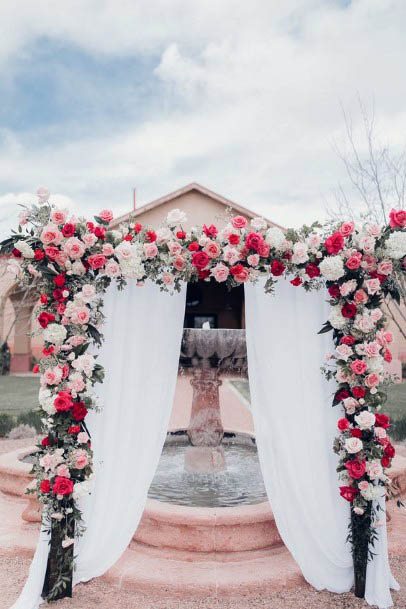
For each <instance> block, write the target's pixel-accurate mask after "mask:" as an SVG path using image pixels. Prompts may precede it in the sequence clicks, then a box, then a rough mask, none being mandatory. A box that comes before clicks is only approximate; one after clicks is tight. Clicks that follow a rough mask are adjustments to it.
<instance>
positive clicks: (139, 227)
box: [134, 222, 142, 235]
mask: <svg viewBox="0 0 406 609" xmlns="http://www.w3.org/2000/svg"><path fill="white" fill-rule="evenodd" d="M141 231H142V224H140V223H139V222H136V223H135V224H134V232H135V233H136V234H137V235H138V233H140V232H141Z"/></svg>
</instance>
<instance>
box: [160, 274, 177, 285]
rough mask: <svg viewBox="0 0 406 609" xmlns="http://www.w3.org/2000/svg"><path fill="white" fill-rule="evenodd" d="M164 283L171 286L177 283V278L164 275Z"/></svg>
mask: <svg viewBox="0 0 406 609" xmlns="http://www.w3.org/2000/svg"><path fill="white" fill-rule="evenodd" d="M162 281H163V282H164V284H165V285H167V286H171V285H173V284H174V282H175V277H174V276H173V275H172V274H171V273H163V275H162Z"/></svg>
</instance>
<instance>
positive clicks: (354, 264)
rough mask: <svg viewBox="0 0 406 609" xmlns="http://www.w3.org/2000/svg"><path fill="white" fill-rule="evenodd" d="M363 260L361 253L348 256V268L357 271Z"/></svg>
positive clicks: (346, 264)
mask: <svg viewBox="0 0 406 609" xmlns="http://www.w3.org/2000/svg"><path fill="white" fill-rule="evenodd" d="M361 260H362V255H361V254H360V253H357V254H354V255H353V256H350V257H349V258H348V260H347V262H346V263H345V266H346V267H347V269H350V271H356V270H357V269H359V267H360V265H361Z"/></svg>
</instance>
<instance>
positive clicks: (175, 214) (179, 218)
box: [166, 209, 187, 228]
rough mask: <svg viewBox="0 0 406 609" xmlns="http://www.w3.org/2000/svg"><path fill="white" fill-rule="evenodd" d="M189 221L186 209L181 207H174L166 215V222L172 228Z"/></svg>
mask: <svg viewBox="0 0 406 609" xmlns="http://www.w3.org/2000/svg"><path fill="white" fill-rule="evenodd" d="M186 221H187V216H186V214H185V212H184V211H182V210H180V209H172V210H171V211H170V212H169V213H168V215H167V216H166V223H167V225H168V226H170V227H171V228H175V226H179V225H180V224H184V223H185V222H186Z"/></svg>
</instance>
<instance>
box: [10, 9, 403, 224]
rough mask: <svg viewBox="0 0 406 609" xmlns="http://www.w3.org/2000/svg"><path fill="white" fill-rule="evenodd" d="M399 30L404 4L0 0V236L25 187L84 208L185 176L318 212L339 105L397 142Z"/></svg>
mask: <svg viewBox="0 0 406 609" xmlns="http://www.w3.org/2000/svg"><path fill="white" fill-rule="evenodd" d="M405 27H406V2H404V0H353V1H351V0H250V1H249V2H246V1H242V0H201V1H199V2H190V0H148V1H146V0H142V1H139V0H70V1H69V2H68V3H62V2H60V3H55V2H54V1H53V0H36V2H32V0H1V2H0V100H1V101H0V235H1V236H5V235H6V234H7V233H8V232H9V231H10V229H11V227H12V226H14V225H15V223H16V217H17V213H18V211H19V208H18V204H19V203H30V202H32V201H35V192H36V190H37V188H38V187H39V186H46V187H48V188H49V190H50V191H51V193H52V200H53V201H54V202H55V203H57V204H58V205H62V206H65V207H68V208H70V209H72V210H73V211H74V212H75V213H81V214H83V215H88V216H91V215H93V214H95V213H97V211H99V210H100V209H102V208H106V207H107V208H110V209H112V210H113V211H114V213H115V215H118V214H120V213H124V212H126V211H129V210H130V209H131V206H132V189H133V188H134V187H136V188H137V199H138V204H139V205H141V204H143V203H147V202H148V201H150V200H152V199H154V198H157V197H159V196H161V195H164V194H166V193H168V192H171V191H173V190H176V189H177V188H180V187H182V186H184V185H185V184H187V183H189V182H192V181H197V182H199V183H201V184H203V185H204V186H206V187H208V188H210V189H212V190H214V191H216V192H218V193H220V194H222V195H224V196H226V197H228V198H230V199H232V200H234V201H236V202H239V203H241V204H243V205H245V206H246V207H249V208H250V209H252V210H254V211H256V212H257V213H258V214H262V215H264V216H266V217H268V218H270V219H272V220H274V221H275V222H278V223H280V224H282V225H284V226H299V225H300V224H302V223H304V222H306V223H310V222H312V221H313V220H316V219H321V220H323V219H324V217H325V216H326V200H329V199H330V197H331V196H332V194H331V193H332V192H333V191H334V189H335V188H336V187H337V185H338V184H339V183H341V184H344V185H345V180H346V177H345V173H344V170H343V167H342V164H341V162H340V160H339V158H338V156H337V153H336V151H335V147H336V146H337V145H339V146H345V139H344V134H345V130H344V120H343V113H342V109H343V108H344V109H345V111H346V112H347V114H348V115H350V116H351V118H352V121H353V125H354V129H355V133H356V134H357V133H358V129H360V125H361V118H362V117H361V115H360V112H359V106H358V100H359V99H362V101H363V103H364V104H365V106H366V107H368V108H369V107H372V105H374V107H375V114H376V117H377V128H378V135H379V137H380V138H381V140H382V141H384V142H385V143H386V142H387V143H388V144H389V145H390V146H392V147H394V148H395V149H399V150H400V149H401V148H403V145H404V136H405V128H406V106H405V98H406V79H405V78H404V57H405V55H406V37H405V35H404V32H405ZM360 142H361V140H360ZM362 145H363V144H362V142H361V143H360V146H361V147H362ZM354 204H356V200H354Z"/></svg>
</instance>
